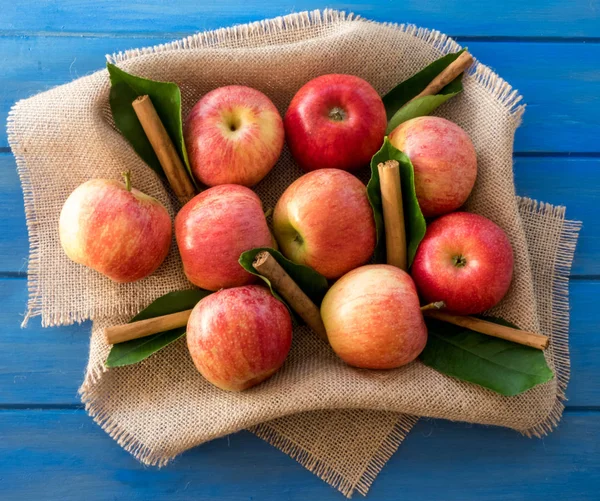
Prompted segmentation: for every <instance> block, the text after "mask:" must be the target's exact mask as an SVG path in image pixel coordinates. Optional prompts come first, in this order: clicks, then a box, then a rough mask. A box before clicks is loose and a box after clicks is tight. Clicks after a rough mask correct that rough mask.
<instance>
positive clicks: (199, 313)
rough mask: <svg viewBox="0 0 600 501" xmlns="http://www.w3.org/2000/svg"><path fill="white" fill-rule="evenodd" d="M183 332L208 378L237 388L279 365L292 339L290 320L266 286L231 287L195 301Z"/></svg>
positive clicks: (265, 376)
mask: <svg viewBox="0 0 600 501" xmlns="http://www.w3.org/2000/svg"><path fill="white" fill-rule="evenodd" d="M186 338H187V345H188V349H189V352H190V355H191V357H192V360H193V361H194V365H195V366H196V368H197V369H198V371H199V372H200V373H201V374H202V375H203V376H204V377H205V378H206V379H207V380H208V381H210V382H211V383H212V384H214V385H215V386H217V387H219V388H221V389H223V390H228V391H242V390H246V389H248V388H250V387H252V386H255V385H257V384H259V383H261V382H262V381H264V380H265V379H268V378H269V377H271V376H272V375H273V374H274V373H275V372H276V371H277V370H278V369H279V368H280V367H281V366H282V365H283V363H284V362H285V359H286V357H287V355H288V353H289V351H290V347H291V344H292V320H291V317H290V314H289V312H288V310H287V308H286V307H285V305H284V304H283V303H282V302H281V301H279V300H278V299H275V298H274V297H273V295H272V294H271V293H270V291H269V290H268V289H267V288H266V287H263V286H259V285H248V286H244V287H235V288H232V289H224V290H222V291H219V292H215V293H214V294H211V295H210V296H207V297H205V298H204V299H202V300H201V301H200V302H199V303H198V304H197V305H196V306H195V307H194V309H193V311H192V314H191V316H190V318H189V320H188V325H187V335H186Z"/></svg>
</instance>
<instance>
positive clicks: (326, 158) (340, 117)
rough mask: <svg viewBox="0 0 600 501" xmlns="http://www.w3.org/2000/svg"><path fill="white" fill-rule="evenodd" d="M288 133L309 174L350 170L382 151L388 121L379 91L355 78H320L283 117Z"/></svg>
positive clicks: (300, 93)
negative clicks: (380, 149)
mask: <svg viewBox="0 0 600 501" xmlns="http://www.w3.org/2000/svg"><path fill="white" fill-rule="evenodd" d="M284 123H285V135H286V139H287V142H288V145H289V147H290V150H291V152H292V155H293V156H294V158H295V159H296V162H298V165H300V167H302V169H304V170H305V171H313V170H317V169H325V168H333V169H342V170H348V171H354V170H357V169H360V168H361V167H364V166H366V165H368V164H369V162H370V161H371V157H372V156H373V155H374V154H375V153H376V152H377V150H379V148H381V144H382V143H383V137H384V135H385V129H386V126H387V119H386V114H385V107H384V106H383V102H382V100H381V98H380V97H379V94H377V91H376V90H375V89H374V88H373V87H371V85H370V84H369V83H368V82H366V81H365V80H363V79H362V78H359V77H356V76H353V75H339V74H333V75H322V76H320V77H317V78H315V79H313V80H311V81H310V82H308V83H306V84H305V85H304V86H303V87H302V88H301V89H300V90H299V91H298V92H297V93H296V95H295V96H294V98H293V99H292V102H291V103H290V106H289V108H288V110H287V112H286V114H285V118H284Z"/></svg>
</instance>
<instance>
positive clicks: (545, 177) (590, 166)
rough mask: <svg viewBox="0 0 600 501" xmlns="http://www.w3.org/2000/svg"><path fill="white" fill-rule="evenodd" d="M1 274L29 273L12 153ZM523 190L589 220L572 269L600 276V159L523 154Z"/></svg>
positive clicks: (2, 199) (3, 186)
mask: <svg viewBox="0 0 600 501" xmlns="http://www.w3.org/2000/svg"><path fill="white" fill-rule="evenodd" d="M0 173H1V174H2V175H1V176H0V211H2V214H3V217H2V218H0V273H1V272H10V273H16V272H19V271H26V259H27V254H28V250H27V249H28V244H27V231H26V227H25V216H24V211H23V206H22V204H23V197H22V193H21V188H20V184H19V180H18V176H17V173H16V166H15V163H14V159H13V158H12V155H10V154H8V153H5V154H0ZM515 182H516V188H517V193H518V194H520V195H523V196H528V197H532V198H535V199H538V200H544V201H546V202H550V203H553V204H557V205H560V204H562V205H566V206H567V208H568V212H567V216H568V217H569V218H571V219H578V220H583V222H584V225H583V228H582V231H581V238H580V240H579V243H578V246H577V252H576V257H575V261H574V263H573V270H572V273H573V275H575V276H581V275H585V276H589V275H600V259H598V249H600V206H599V204H598V199H599V194H598V190H597V187H598V186H600V158H517V159H516V160H515Z"/></svg>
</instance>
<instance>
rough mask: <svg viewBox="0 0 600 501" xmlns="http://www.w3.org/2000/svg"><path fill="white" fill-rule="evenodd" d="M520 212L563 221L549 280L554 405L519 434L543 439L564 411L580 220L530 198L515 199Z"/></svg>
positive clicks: (559, 208) (563, 210)
mask: <svg viewBox="0 0 600 501" xmlns="http://www.w3.org/2000/svg"><path fill="white" fill-rule="evenodd" d="M517 201H518V208H519V213H520V214H521V215H523V214H527V213H529V214H535V215H540V216H542V217H543V216H550V217H554V218H560V219H562V220H563V225H562V228H561V234H560V239H559V244H558V245H557V253H556V258H555V262H554V274H553V279H552V292H551V297H552V314H551V343H552V354H553V357H554V361H555V364H554V371H555V376H556V380H557V393H556V400H555V402H554V406H553V407H552V409H551V411H550V413H549V414H548V416H547V417H546V419H545V420H544V421H542V422H541V423H539V424H538V425H536V426H534V427H533V428H530V429H528V430H525V431H523V432H521V433H522V434H523V435H525V436H527V437H538V438H540V437H543V436H545V435H547V434H549V433H550V432H552V431H553V430H554V428H556V427H557V426H558V423H559V422H560V419H561V417H562V413H563V411H564V408H565V406H564V402H565V400H566V390H567V385H568V384H569V378H570V375H571V361H570V358H569V276H570V273H571V265H572V263H573V258H574V255H575V247H576V245H577V239H578V238H579V231H580V230H581V222H580V221H571V220H568V219H565V215H566V207H565V206H562V205H559V206H554V205H551V204H548V203H545V202H538V201H537V200H532V199H531V198H524V197H517Z"/></svg>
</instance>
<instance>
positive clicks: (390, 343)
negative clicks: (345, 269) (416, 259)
mask: <svg viewBox="0 0 600 501" xmlns="http://www.w3.org/2000/svg"><path fill="white" fill-rule="evenodd" d="M321 317H322V318H323V323H324V324H325V329H326V331H327V337H328V339H329V343H330V344H331V347H332V348H333V350H334V351H335V353H336V354H337V355H338V356H339V357H340V358H341V359H342V360H344V362H346V363H347V364H349V365H352V366H354V367H360V368H363V369H394V368H397V367H401V366H403V365H406V364H408V363H409V362H412V361H413V360H414V359H415V358H417V357H418V356H419V354H420V353H421V352H422V351H423V349H424V348H425V344H426V343H427V329H426V327H425V322H424V320H423V315H422V314H421V310H420V306H419V297H418V296H417V290H416V288H415V285H414V283H413V281H412V279H411V278H410V275H408V273H406V272H404V271H402V270H401V269H399V268H396V267H395V266H390V265H387V264H380V265H366V266H362V267H360V268H357V269H355V270H352V271H351V272H350V273H347V274H346V275H344V276H343V277H342V278H340V279H339V280H338V281H337V282H336V283H335V284H333V286H332V287H331V289H329V291H328V292H327V294H326V295H325V298H324V299H323V303H322V304H321Z"/></svg>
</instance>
